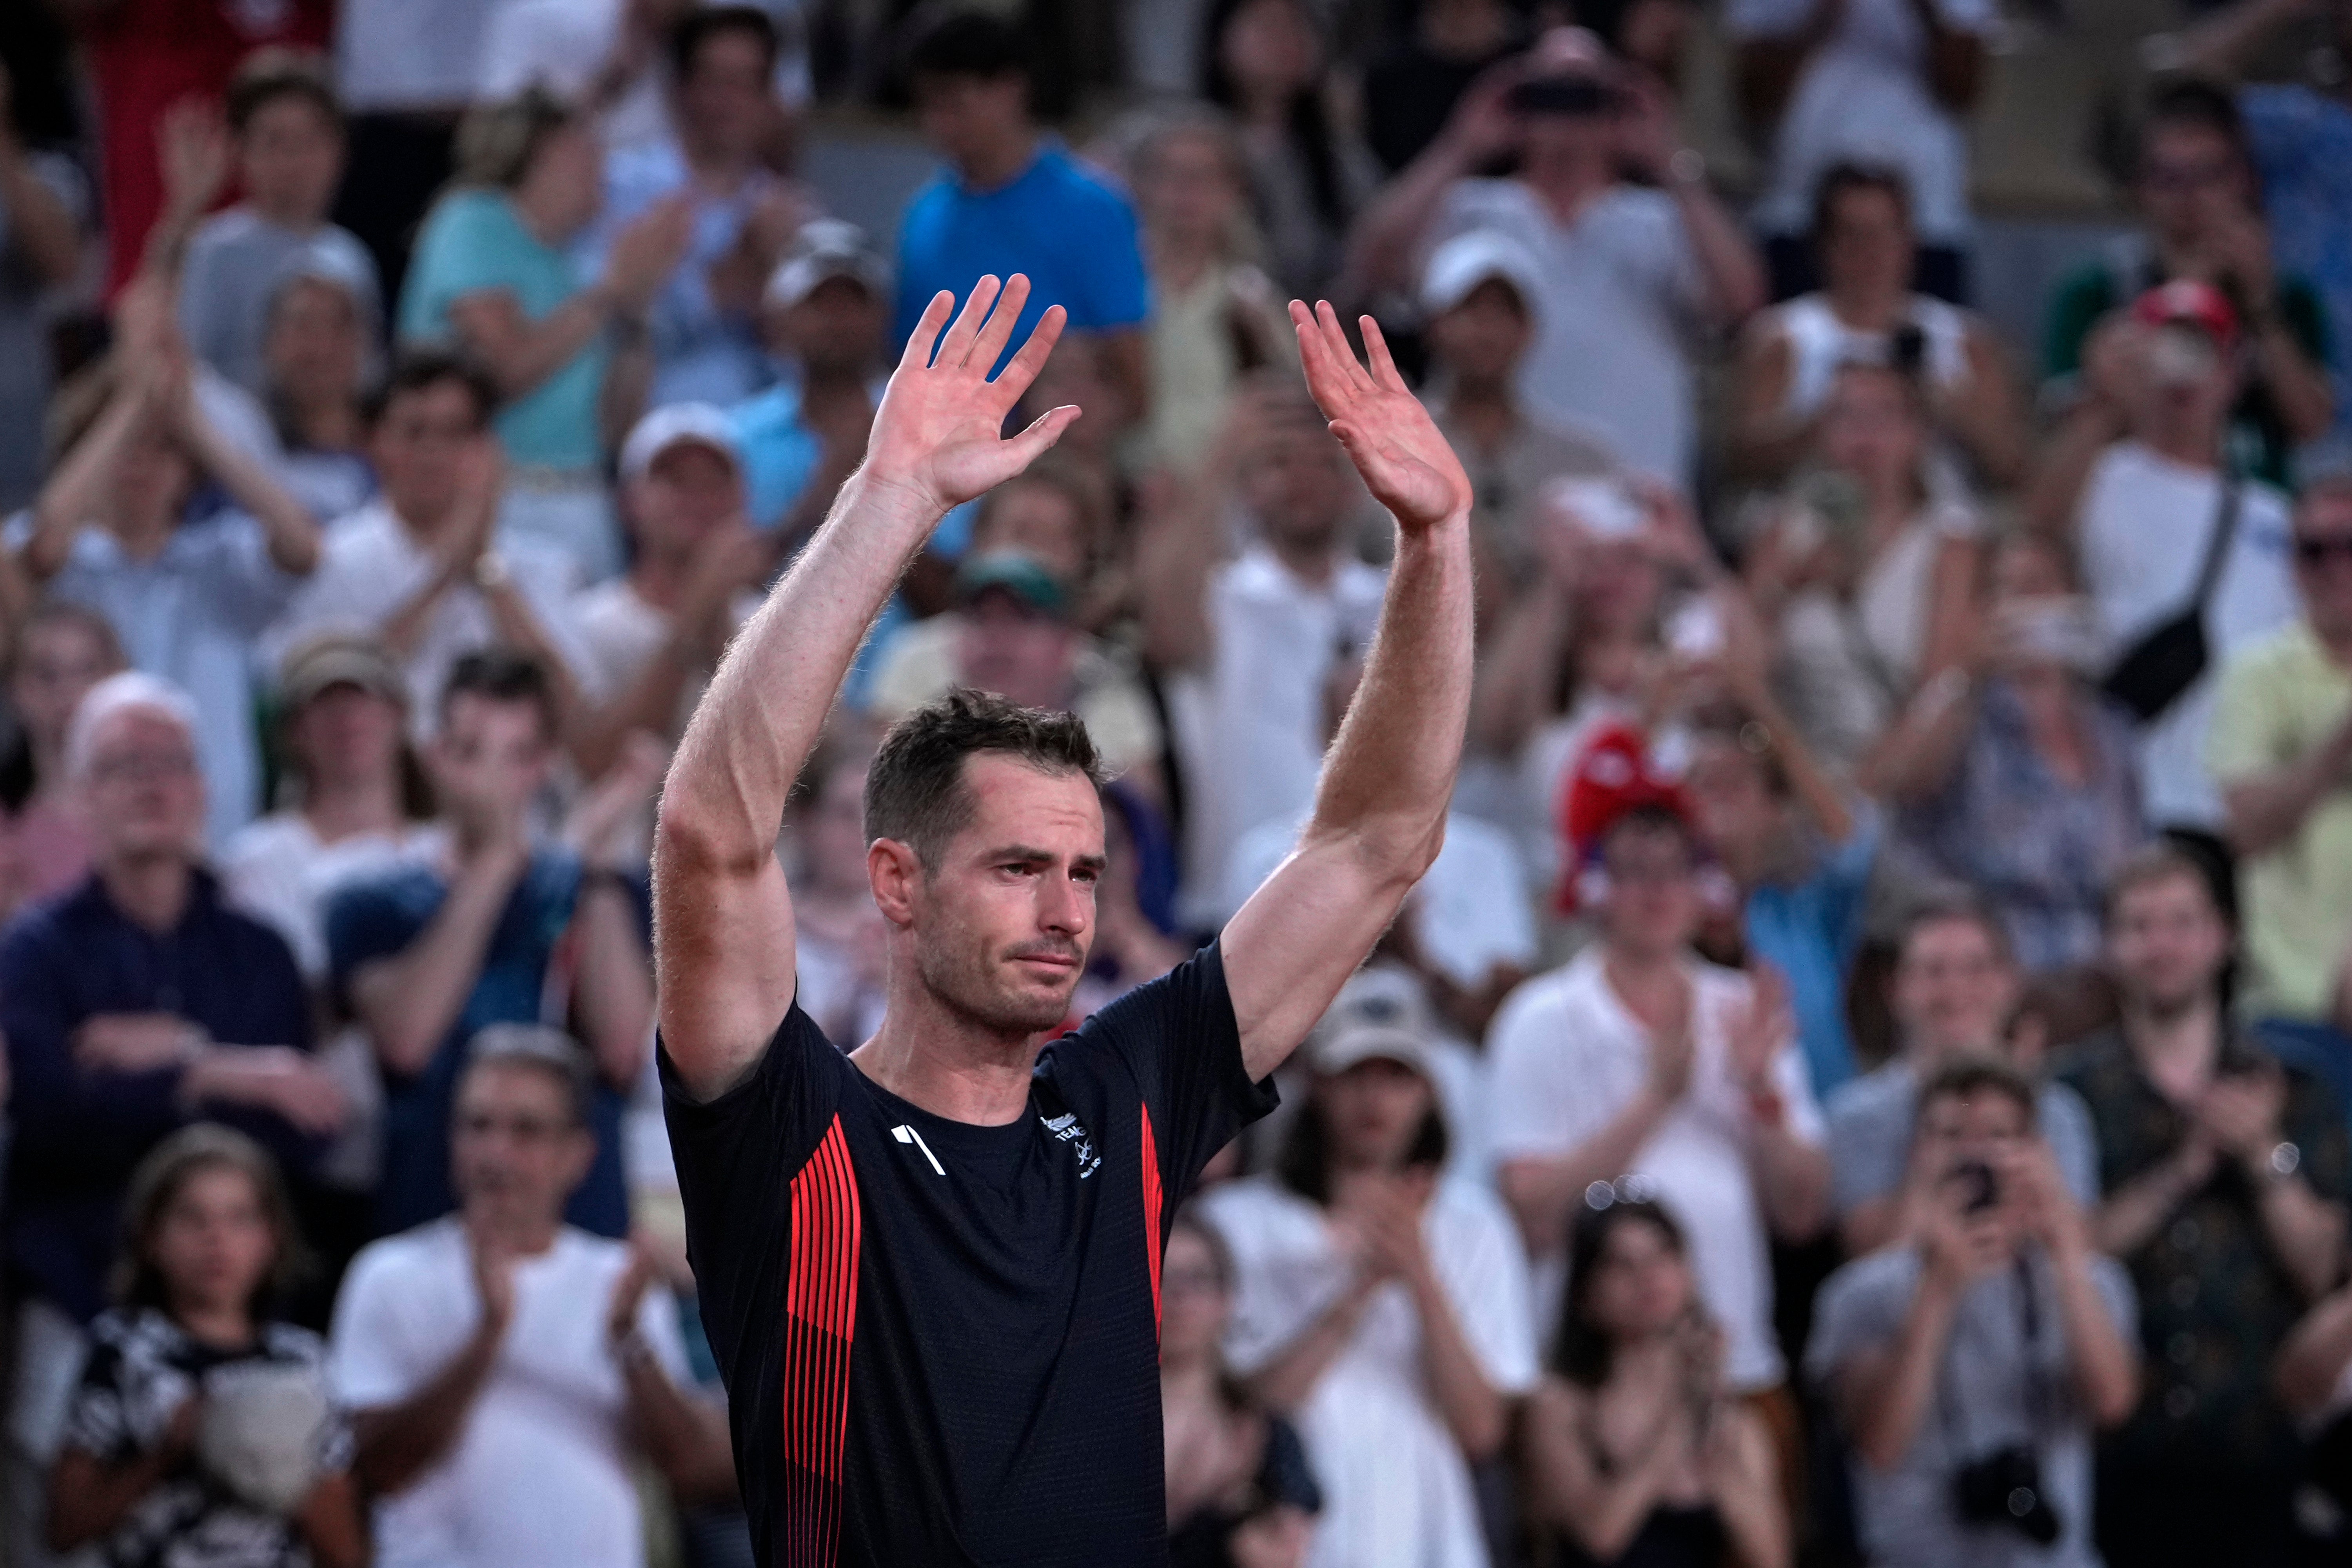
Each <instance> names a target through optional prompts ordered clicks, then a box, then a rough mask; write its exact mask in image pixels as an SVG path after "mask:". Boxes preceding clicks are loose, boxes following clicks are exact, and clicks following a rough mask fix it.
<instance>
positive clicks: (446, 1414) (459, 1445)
mask: <svg viewBox="0 0 2352 1568" xmlns="http://www.w3.org/2000/svg"><path fill="white" fill-rule="evenodd" d="M583 1054H584V1053H583V1051H582V1049H581V1047H578V1046H577V1045H575V1044H574V1043H573V1042H572V1040H570V1039H567V1038H566V1037H563V1036H562V1034H560V1033H558V1032H557V1031H555V1030H552V1029H546V1028H540V1027H534V1026H500V1027H497V1028H492V1029H488V1030H485V1031H483V1034H482V1036H481V1037H479V1038H478V1040H476V1041H475V1042H474V1043H473V1044H472V1047H471V1049H470V1052H469V1055H470V1058H471V1060H470V1065H469V1066H467V1068H466V1069H465V1070H464V1072H463V1073H462V1074H461V1075H460V1076H459V1078H458V1079H457V1082H456V1083H455V1084H453V1085H452V1093H451V1096H450V1101H449V1103H448V1104H447V1105H446V1107H445V1108H444V1109H445V1112H446V1114H447V1115H448V1116H449V1117H450V1119H451V1122H452V1126H451V1128H450V1131H449V1133H448V1136H447V1147H448V1150H449V1152H450V1155H451V1158H452V1161H453V1165H454V1185H455V1189H456V1191H457V1195H458V1201H459V1208H458V1212H457V1214H456V1215H451V1216H449V1217H447V1218H444V1219H438V1220H435V1221H433V1222H432V1223H430V1224H427V1225H422V1226H418V1227H416V1228H415V1229H414V1230H410V1231H406V1232H404V1233H403V1234H401V1235H399V1236H394V1237H390V1238H389V1239H387V1240H383V1241H379V1242H377V1243H376V1244H375V1245H374V1246H373V1247H369V1248H368V1249H367V1250H366V1251H365V1252H362V1254H360V1256H359V1258H358V1260H357V1261H356V1262H354V1263H353V1264H352V1270H351V1273H350V1274H349V1275H348V1276H347V1277H346V1278H345V1279H344V1281H343V1289H342V1296H341V1300H339V1301H338V1302H337V1303H336V1307H335V1325H334V1334H333V1343H332V1348H331V1351H330V1352H329V1356H328V1373H329V1375H330V1377H331V1379H332V1381H333V1384H334V1389H335V1395H336V1398H337V1401H338V1403H339V1404H340V1405H342V1406H343V1407H344V1408H345V1409H347V1410H349V1411H350V1412H351V1413H352V1426H353V1428H354V1431H355V1433H356V1436H357V1437H358V1460H357V1463H356V1465H355V1466H354V1468H355V1470H356V1472H357V1473H358V1475H359V1476H360V1478H361V1479H362V1481H364V1482H365V1483H366V1485H367V1487H368V1489H369V1490H370V1491H371V1492H372V1493H373V1495H374V1497H375V1498H376V1505H375V1561H376V1562H377V1563H381V1564H383V1568H406V1565H414V1568H425V1565H427V1564H431V1565H433V1568H452V1565H456V1568H557V1565H558V1564H561V1565H562V1568H640V1565H642V1564H643V1563H645V1562H646V1519H645V1517H644V1513H643V1503H642V1501H641V1500H640V1497H639V1493H638V1489H637V1484H636V1479H635V1475H634V1473H633V1472H634V1468H635V1464H636V1462H637V1461H638V1460H639V1459H640V1458H642V1459H643V1460H646V1461H648V1462H650V1464H651V1466H652V1468H654V1469H655V1470H656V1472H658V1473H659V1475H660V1476H661V1478H662V1479H664V1480H666V1481H667V1483H668V1485H669V1487H670V1489H671V1491H672V1493H673V1495H675V1496H677V1498H679V1499H680V1500H686V1501H693V1500H713V1499H723V1498H726V1497H728V1496H730V1495H731V1494H732V1491H733V1481H734V1469H733V1464H732V1462H731V1459H730V1457H729V1454H728V1450H727V1438H726V1431H725V1426H724V1423H723V1420H722V1419H721V1417H720V1415H719V1413H718V1412H717V1411H715V1410H711V1409H708V1408H706V1407H704V1406H703V1405H701V1404H700V1403H699V1402H698V1400H696V1399H695V1398H694V1397H693V1396H691V1395H689V1394H686V1393H684V1392H682V1390H683V1389H685V1388H687V1387H689V1386H691V1383H692V1379H691V1377H690V1375H689V1373H688V1370H687V1363H686V1352H685V1348H684V1346H683V1345H682V1344H681V1343H680V1342H679V1338H678V1321H677V1305H676V1303H675V1302H674V1301H673V1300H670V1299H669V1298H668V1297H667V1295H666V1294H664V1293H662V1292H660V1291H650V1292H649V1291H648V1289H647V1286H648V1284H649V1283H650V1282H651V1279H652V1272H653V1271H652V1268H651V1267H650V1265H649V1264H648V1263H647V1262H646V1259H645V1258H642V1257H640V1256H638V1255H637V1254H635V1253H634V1252H632V1251H631V1250H630V1248H629V1247H626V1246H625V1245H623V1244H622V1243H620V1242H616V1241H609V1240H606V1239H604V1237H599V1236H593V1235H590V1234H588V1233H586V1232H584V1231H582V1230H578V1229H575V1228H573V1227H572V1226H570V1225H567V1224H565V1223H564V1219H563V1215H564V1200H565V1199H566V1197H567V1196H569V1195H571V1194H573V1193H574V1192H575V1191H576V1190H577V1189H578V1188H579V1186H580V1184H581V1183H582V1181H583V1177H585V1176H586V1175H587V1173H588V1172H589V1169H590V1167H591V1164H592V1163H593V1161H594V1160H595V1158H596V1156H597V1141H598V1140H597V1134H595V1133H594V1132H593V1131H590V1128H589V1110H588V1107H589V1104H590V1102H591V1097H592V1090H591V1089H589V1086H588V1079H589V1070H588V1068H587V1067H586V1066H585V1065H584V1063H583V1060H582V1058H583ZM447 1179H449V1178H445V1180H447Z"/></svg>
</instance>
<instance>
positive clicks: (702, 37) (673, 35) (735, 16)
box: [669, 5, 782, 81]
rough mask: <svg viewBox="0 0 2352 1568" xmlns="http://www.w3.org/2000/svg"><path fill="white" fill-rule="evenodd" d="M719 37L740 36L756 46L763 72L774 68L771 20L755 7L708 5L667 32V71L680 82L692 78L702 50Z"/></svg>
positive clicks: (775, 41)
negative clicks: (727, 35) (730, 34)
mask: <svg viewBox="0 0 2352 1568" xmlns="http://www.w3.org/2000/svg"><path fill="white" fill-rule="evenodd" d="M722 33H741V34H742V35H744V36H745V37H749V38H751V39H752V40H753V41H754V42H756V43H757V44H758V45H759V46H760V52H761V56H762V57H763V58H764V59H765V61H766V63H765V64H764V65H763V66H762V67H761V70H762V71H763V72H772V71H773V70H774V69H775V68H776V54H777V51H778V50H779V48H781V47H782V45H781V43H780V41H779V40H778V38H777V37H776V23H775V19H774V18H773V17H772V16H769V15H768V14H767V13H766V12H765V11H762V10H761V9H760V8H759V7H758V6H756V5H712V6H709V7H707V8H705V9H702V10H698V11H691V12H688V14H687V16H686V19H685V20H684V21H682V22H680V23H678V25H677V26H675V27H672V28H671V29H670V32H669V67H670V70H671V72H672V73H673V74H674V75H675V76H676V77H677V79H678V80H680V81H684V80H685V79H687V78H688V77H689V76H691V75H693V74H694V68H695V65H696V63H697V61H698V58H700V56H701V53H702V46H703V45H705V44H707V43H709V41H710V40H711V39H713V38H715V37H719V35H720V34H722Z"/></svg>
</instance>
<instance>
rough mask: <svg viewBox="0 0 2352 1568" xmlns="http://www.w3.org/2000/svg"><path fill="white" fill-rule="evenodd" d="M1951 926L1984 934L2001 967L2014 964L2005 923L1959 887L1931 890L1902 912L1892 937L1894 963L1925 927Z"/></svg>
mask: <svg viewBox="0 0 2352 1568" xmlns="http://www.w3.org/2000/svg"><path fill="white" fill-rule="evenodd" d="M1955 922H1958V923H1965V924H1968V925H1972V926H1974V927H1976V928H1977V930H1979V931H1982V932H1984V938H1985V941H1987V942H1990V943H1991V944H1992V950H1993V952H1995V953H1997V954H1998V955H1999V956H2000V961H2001V962H2002V963H2016V962H2017V947H2016V944H2015V943H2014V942H2011V940H2010V936H2009V922H2008V921H2004V920H2002V919H2001V918H2000V910H1996V909H1994V908H1993V907H1992V905H1991V904H1990V903H1988V902H1986V901H1985V900H1984V899H1983V898H1982V897H1980V896H1979V894H1977V893H1975V892H1973V891H1972V890H1970V889H1967V888H1962V887H1947V888H1937V889H1933V890H1931V891H1929V892H1927V893H1925V894H1923V895H1921V896H1920V897H1919V898H1918V899H1916V900H1914V901H1913V902H1912V904H1911V905H1910V907H1909V908H1907V909H1906V910H1904V911H1903V923H1902V925H1901V927H1900V928H1899V929H1898V930H1897V931H1896V932H1895V961H1896V962H1897V963H1900V962H1901V961H1902V959H1903V956H1904V955H1905V954H1906V953H1908V952H1910V951H1911V943H1912V942H1914V941H1915V940H1916V939H1917V937H1918V935H1919V933H1920V932H1921V931H1926V930H1927V928H1928V927H1929V926H1939V925H1947V924H1951V923H1955Z"/></svg>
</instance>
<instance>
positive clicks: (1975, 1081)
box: [1916, 1057, 2039, 1132]
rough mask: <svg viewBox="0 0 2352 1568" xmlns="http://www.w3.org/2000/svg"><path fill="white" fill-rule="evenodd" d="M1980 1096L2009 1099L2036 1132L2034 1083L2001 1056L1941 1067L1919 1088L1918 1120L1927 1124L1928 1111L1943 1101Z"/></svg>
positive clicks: (1979, 1058) (1967, 1059)
mask: <svg viewBox="0 0 2352 1568" xmlns="http://www.w3.org/2000/svg"><path fill="white" fill-rule="evenodd" d="M1979 1094H2005V1095H2007V1096H2009V1098H2010V1099H2011V1100H2015V1101H2016V1102H2017V1108H2018V1109H2019V1110H2021V1111H2023V1112H2025V1129H2026V1131H2029V1132H2030V1131H2032V1130H2033V1126H2034V1122H2035V1121H2036V1120H2037V1119H2038V1116H2039V1112H2038V1110H2037V1109H2036V1107H2035V1103H2034V1100H2035V1096H2034V1092H2033V1080H2032V1079H2029V1078H2027V1077H2026V1076H2025V1075H2024V1074H2023V1073H2021V1072H2020V1071H2018V1070H2017V1069H2016V1068H2013V1067H2011V1066H2010V1065H2009V1064H2008V1063H2007V1062H2005V1061H2002V1060H2001V1059H2000V1058H1998V1057H1964V1058H1961V1059H1960V1060H1958V1061H1956V1062H1948V1063H1946V1064H1945V1065H1944V1066H1942V1067H1940V1068H1937V1069H1936V1070H1935V1072H1933V1073H1932V1074H1930V1075H1929V1076H1928V1079H1927V1082H1926V1083H1924V1084H1922V1085H1921V1086H1920V1088H1919V1106H1918V1110H1917V1113H1916V1114H1917V1117H1918V1118H1919V1119H1920V1120H1923V1121H1924V1120H1925V1119H1926V1117H1927V1108H1928V1107H1929V1106H1931V1105H1933V1104H1935V1103H1936V1101H1937V1100H1969V1099H1973V1098H1974V1097H1976V1096H1977V1095H1979Z"/></svg>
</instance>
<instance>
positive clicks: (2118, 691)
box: [2099, 474, 2246, 724]
mask: <svg viewBox="0 0 2352 1568" xmlns="http://www.w3.org/2000/svg"><path fill="white" fill-rule="evenodd" d="M2245 491H2246V487H2245V484H2244V482H2243V481H2242V480H2241V479H2239V478H2238V477H2237V476H2236V475H2235V474H2226V475H2224V476H2223V477H2222V479H2221V513H2220V515H2219V516H2218V517H2216V518H2215V519H2214V521H2213V532H2212V535H2211V537H2210V538H2209V539H2207V540H2206V542H2205V563H2204V564H2203V565H2202V566H2200V567H2199V568H2198V570H2197V586H2196V587H2195V588H2194V589H2192V590H2191V591H2190V593H2189V602H2188V603H2187V604H2186V605H2182V606H2181V607H2180V608H2179V610H2177V611H2175V612H2174V613H2173V614H2172V615H2170V616H2167V617H2166V618H2165V619H2164V620H2163V621H2162V622H2160V623H2159V624H2158V625H2157V626H2153V627H2151V628H2150V629H2149V630H2148V632H2147V635H2145V636H2144V637H2141V638H2140V639H2139V641H2137V642H2136V643H2134V644H2133V645H2132V646H2131V647H2129V648H2127V649H2126V650H2125V652H2124V656H2123V657H2122V658H2119V659H2117V660H2116V664H2115V668H2113V669H2110V670H2108V671H2107V678H2106V679H2105V680H2104V681H2102V682H2100V683H2099V685H2100V689H2101V690H2103V691H2105V693H2106V694H2107V695H2108V696H2109V697H2112V698H2114V699H2115V700H2116V701H2117V702H2120V703H2122V704H2123V705H2124V706H2125V707H2126V708H2127V709H2129V710H2131V714H2132V716H2133V717H2134V718H2136V719H2137V720H2138V721H2140V722H2141V723H2143V724H2147V723H2151V722H2153V721H2156V720H2157V719H2159V718H2161V717H2162V716H2163V715H2164V711H2165V710H2167V709H2168V708H2170V707H2171V706H2172V705H2173V704H2174V703H2176V702H2178V701H2179V700H2180V694H2181V693H2182V692H2184V691H2187V690H2188V689H2189V688H2190V687H2192V686H2194V685H2196V684H2197V679H2198V677H2200V676H2201V675H2203V674H2204V673H2205V669H2206V667H2207V666H2208V665H2210V664H2211V663H2212V661H2213V650H2212V646H2211V644H2210V642H2209V641H2208V640H2207V638H2206V636H2205V606H2206V605H2208V604H2210V603H2211V602H2212V598H2213V590H2214V588H2215V587H2216V586H2217V585H2218V584H2220V583H2221V568H2222V567H2223V566H2224V565H2226V564H2227V563H2228V562H2229V559H2230V545H2231V542H2232V541H2233V540H2235V539H2236V538H2237V536H2238V513H2239V511H2240V510H2241V506H2242V502H2243V500H2245Z"/></svg>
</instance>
